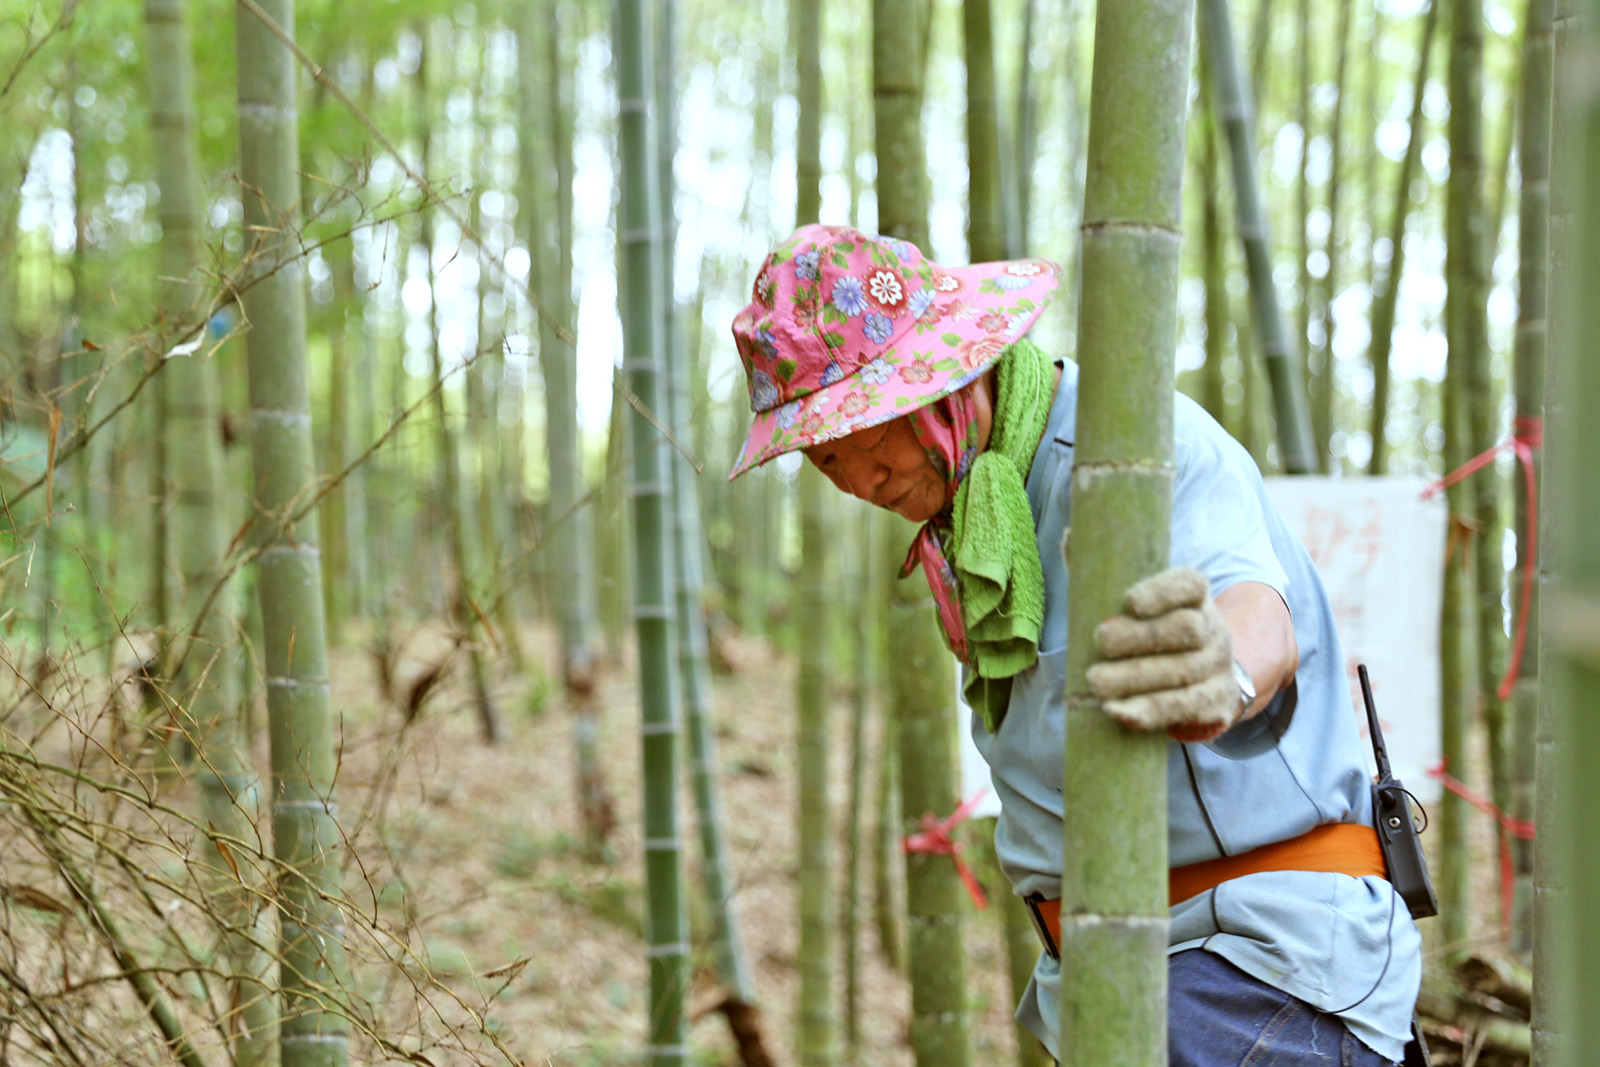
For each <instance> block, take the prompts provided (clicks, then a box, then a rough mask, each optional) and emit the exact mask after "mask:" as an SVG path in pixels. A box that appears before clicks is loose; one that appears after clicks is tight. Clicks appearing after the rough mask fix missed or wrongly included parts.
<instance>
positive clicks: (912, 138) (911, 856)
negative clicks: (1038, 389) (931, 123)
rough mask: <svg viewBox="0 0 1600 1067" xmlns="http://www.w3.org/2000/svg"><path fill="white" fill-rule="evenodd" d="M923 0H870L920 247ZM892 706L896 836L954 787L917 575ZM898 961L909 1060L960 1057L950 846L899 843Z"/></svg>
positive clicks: (882, 213)
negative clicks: (905, 985) (902, 962)
mask: <svg viewBox="0 0 1600 1067" xmlns="http://www.w3.org/2000/svg"><path fill="white" fill-rule="evenodd" d="M926 14H927V10H926V7H925V5H924V4H923V3H922V0H873V5H872V26H873V30H872V104H873V118H874V136H875V138H876V148H877V157H878V176H877V186H878V228H879V229H880V230H881V231H882V232H883V233H884V234H885V235H887V236H889V237H893V238H898V239H900V240H904V241H910V242H912V243H913V244H915V245H917V246H918V247H919V248H924V249H925V248H927V247H928V200H927V181H926V173H927V155H926V152H925V149H924V146H923V140H922V95H923V81H922V79H923V70H924V62H923V57H922V56H921V55H920V54H919V50H918V49H916V48H907V47H905V42H907V41H917V40H920V39H922V34H923V32H924V28H925V27H924V25H923V19H924V18H925V17H926ZM886 525H887V526H888V527H889V529H890V530H891V531H892V532H891V533H890V534H889V536H890V537H891V544H892V545H893V546H894V547H893V548H892V549H891V551H892V552H893V553H894V554H895V555H896V558H895V560H894V561H893V563H890V562H889V560H888V558H887V557H885V558H884V564H885V566H889V567H891V568H892V569H891V570H890V573H891V574H896V573H898V569H899V564H900V557H901V556H903V554H904V551H905V549H904V546H905V545H906V544H907V543H908V542H909V541H910V539H911V530H910V528H909V526H908V525H907V524H906V523H904V522H892V523H889V524H886ZM887 623H888V633H889V634H891V635H893V636H892V637H891V644H890V647H889V652H888V659H887V660H886V661H885V662H891V663H893V664H894V665H895V669H894V670H891V671H887V672H885V673H886V675H887V679H886V680H887V683H888V690H887V698H888V705H889V709H890V714H891V715H892V716H893V717H894V720H895V723H896V729H897V732H898V735H899V736H898V746H899V753H900V803H901V827H902V830H901V834H902V836H904V835H905V834H908V833H911V832H913V831H914V830H915V829H917V828H918V826H919V825H920V823H921V819H922V816H923V815H924V814H931V815H933V816H935V817H936V818H941V819H942V818H944V817H945V816H947V815H949V814H950V812H951V811H953V810H954V809H955V807H956V805H957V804H958V803H960V799H961V798H960V797H959V795H958V777H957V771H956V735H955V722H954V715H953V709H954V707H955V677H954V670H953V668H952V666H951V663H950V654H949V652H948V651H947V650H946V649H945V647H944V639H943V637H942V635H941V634H940V633H939V630H938V624H937V621H936V618H935V615H934V612H933V610H932V598H931V597H930V596H929V595H928V591H927V586H926V584H925V583H924V582H923V581H922V580H921V579H920V578H918V577H916V576H913V577H912V578H910V579H907V580H903V581H895V582H893V593H892V595H891V598H890V601H889V609H888V619H887ZM905 869H906V918H907V923H906V949H907V951H906V969H907V973H908V974H909V975H910V978H911V1049H912V1053H913V1055H914V1056H915V1059H916V1063H917V1067H966V1064H968V1063H970V1062H971V1055H972V1051H971V1047H970V1041H969V1039H968V1033H967V1011H966V1000H967V987H966V977H965V974H966V968H965V961H964V955H965V954H964V952H963V950H962V946H961V908H962V903H961V893H962V888H961V881H960V879H959V878H958V877H957V876H956V872H955V869H954V867H953V865H952V864H951V862H950V858H949V857H948V856H939V855H930V854H927V853H907V854H906V857H905Z"/></svg>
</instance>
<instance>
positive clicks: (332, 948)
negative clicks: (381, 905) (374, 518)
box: [235, 0, 349, 1067]
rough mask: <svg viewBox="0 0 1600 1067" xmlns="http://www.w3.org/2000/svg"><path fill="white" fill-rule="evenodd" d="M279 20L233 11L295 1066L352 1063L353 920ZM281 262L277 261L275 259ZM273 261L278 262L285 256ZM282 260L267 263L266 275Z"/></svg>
mask: <svg viewBox="0 0 1600 1067" xmlns="http://www.w3.org/2000/svg"><path fill="white" fill-rule="evenodd" d="M256 2H257V4H258V6H259V9H260V10H261V11H262V12H263V13H264V14H265V15H266V17H267V18H269V19H271V20H272V22H273V23H275V26H271V27H269V26H268V25H266V24H265V23H264V22H263V20H262V19H261V18H260V17H259V16H257V15H256V14H254V12H252V11H250V10H245V9H243V8H241V9H239V10H237V11H236V13H235V28H236V40H237V50H238V62H239V73H238V78H239V104H238V106H239V179H240V186H241V191H242V195H243V200H244V232H245V233H246V234H249V235H251V243H250V245H249V247H247V249H246V254H247V256H248V257H249V275H250V276H251V278H252V280H253V284H251V285H249V286H248V287H247V288H245V289H243V291H241V293H240V301H239V303H240V309H241V311H242V313H243V316H244V321H245V322H246V323H247V324H248V330H247V332H246V333H245V346H246V355H247V359H248V362H249V378H250V441H251V467H252V470H253V472H254V476H255V484H254V486H253V488H252V490H251V499H252V501H253V502H254V504H255V506H256V509H257V529H258V530H259V531H260V532H261V535H262V537H263V539H264V544H263V545H262V549H261V555H260V557H259V558H258V560H257V562H256V570H257V576H258V577H257V590H258V595H259V597H260V603H261V621H262V636H263V641H264V648H263V650H262V660H263V662H262V667H263V673H264V674H265V676H266V690H267V723H268V734H269V738H270V742H271V752H272V779H271V783H270V788H269V790H268V795H269V797H270V798H271V800H272V831H273V840H274V848H275V850H276V853H277V861H278V864H279V865H280V867H281V868H282V870H283V874H282V875H281V876H280V877H279V879H278V895H277V901H276V903H277V906H278V912H279V926H280V931H281V933H280V945H279V950H278V959H279V966H280V968H281V981H280V985H281V988H282V995H283V1003H282V1008H281V1011H282V1023H281V1025H280V1027H279V1042H280V1045H281V1055H282V1062H283V1065H284V1067H343V1064H344V1063H345V1062H346V1061H347V1059H348V1054H349V1021H348V1019H347V1018H346V1016H345V1011H344V1009H343V1007H342V1003H341V1002H342V993H341V992H340V990H341V983H342V980H343V976H344V971H345V966H344V920H343V915H342V913H341V912H340V910H339V908H338V906H337V905H336V904H335V903H334V902H335V901H336V900H337V899H338V895H339V892H340V889H339V854H340V850H341V849H342V848H343V847H344V841H343V838H342V835H341V834H340V832H339V827H338V825H337V823H336V821H335V820H336V812H337V810H338V808H337V806H336V802H335V799H334V789H333V775H334V767H335V761H334V746H333V730H332V719H331V715H330V713H329V706H328V654H327V639H326V636H325V634H324V629H323V626H324V620H323V613H322V574H321V560H320V557H319V554H318V551H317V537H316V529H317V527H316V518H315V515H314V514H312V515H306V516H304V517H302V518H301V519H300V521H299V522H297V523H291V522H290V521H289V520H290V518H291V515H290V512H291V509H294V508H297V507H299V506H300V505H299V502H300V501H303V500H305V499H306V498H307V496H308V493H307V488H308V486H309V485H310V484H311V483H312V482H313V481H314V480H315V479H316V477H317V470H316V463H315V460H314V457H313V452H312V444H311V414H310V410H311V409H310V401H309V396H308V389H307V368H306V351H305V347H306V346H305V321H306V317H305V277H304V272H303V270H302V269H301V266H300V260H299V255H300V247H299V244H298V240H297V233H298V230H299V226H298V221H297V218H298V201H299V196H300V182H299V171H300V150H299V143H298V140H297V138H296V133H295V126H296V107H295V78H296V77H297V76H298V73H299V72H298V69H297V68H296V66H295V60H294V56H293V55H292V54H291V52H290V50H289V48H288V46H287V45H286V44H285V43H284V42H283V41H282V40H280V39H279V37H278V36H277V34H276V33H275V32H274V30H278V31H281V32H282V33H283V34H285V35H286V36H288V37H289V38H290V39H292V38H293V34H294V4H293V0H267V2H264V3H263V2H260V0H256ZM280 259H281V260H282V261H283V263H282V265H279V263H278V260H280ZM274 268H276V269H275V270H274ZM269 272H270V273H269Z"/></svg>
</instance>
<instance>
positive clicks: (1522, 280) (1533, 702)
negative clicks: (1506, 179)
mask: <svg viewBox="0 0 1600 1067" xmlns="http://www.w3.org/2000/svg"><path fill="white" fill-rule="evenodd" d="M1554 8H1555V3H1554V0H1529V3H1528V17H1527V22H1526V26H1525V32H1524V35H1523V63H1522V92H1521V96H1522V124H1521V129H1520V132H1519V135H1518V138H1519V139H1518V145H1517V154H1518V158H1519V159H1520V161H1521V162H1520V168H1521V171H1522V182H1521V190H1520V200H1521V206H1520V207H1519V209H1518V219H1517V233H1518V237H1517V242H1518V250H1517V251H1518V266H1517V333H1516V348H1515V353H1514V367H1513V380H1514V391H1515V395H1516V403H1517V417H1518V418H1520V419H1529V418H1542V417H1543V415H1544V383H1545V357H1546V352H1547V349H1548V306H1549V277H1550V275H1549V259H1550V92H1551V78H1552V75H1553V73H1554V71H1553V65H1554V64H1553V60H1554V52H1553V48H1552V44H1551V21H1552V18H1553V14H1554ZM1543 455H1544V453H1543V451H1542V450H1539V451H1536V452H1535V453H1534V477H1535V478H1536V479H1537V476H1538V474H1539V471H1540V468H1541V466H1542V464H1543ZM1516 479H1517V480H1516V491H1515V493H1514V497H1515V506H1516V523H1517V567H1516V571H1515V572H1514V573H1515V575H1516V578H1515V579H1514V580H1513V585H1512V592H1513V595H1514V596H1515V597H1517V598H1518V600H1520V599H1521V598H1522V597H1523V596H1524V595H1526V597H1527V598H1528V600H1527V613H1528V628H1527V643H1526V645H1525V646H1524V647H1523V650H1522V669H1521V670H1520V671H1519V672H1518V675H1517V681H1516V684H1515V687H1514V689H1513V691H1512V704H1513V707H1514V709H1515V721H1516V726H1515V731H1514V732H1515V745H1514V747H1515V751H1516V759H1515V779H1514V785H1513V788H1512V802H1513V805H1514V806H1513V814H1515V815H1516V817H1517V818H1519V819H1528V820H1532V819H1533V818H1534V795H1535V794H1534V790H1535V781H1536V779H1535V755H1534V748H1535V732H1536V730H1537V722H1538V714H1539V624H1538V622H1539V580H1538V576H1537V573H1535V576H1534V580H1533V581H1532V582H1528V583H1527V588H1526V589H1524V588H1523V585H1524V579H1523V576H1524V575H1525V574H1526V570H1525V568H1526V566H1527V565H1528V563H1529V557H1530V555H1531V554H1532V551H1533V545H1532V544H1531V543H1530V537H1529V534H1530V533H1536V532H1537V531H1534V530H1533V528H1532V526H1531V523H1532V522H1533V520H1534V516H1533V515H1531V514H1530V513H1529V510H1528V480H1527V479H1528V472H1526V471H1525V470H1523V468H1522V466H1521V464H1518V466H1517V473H1516ZM1514 848H1515V853H1514V855H1515V865H1516V871H1517V894H1516V901H1515V907H1514V909H1513V924H1512V947H1513V949H1515V950H1517V951H1519V952H1527V951H1530V950H1531V949H1532V948H1533V928H1532V922H1533V915H1532V908H1533V853H1534V848H1533V844H1532V843H1531V842H1523V841H1518V842H1517V843H1516V845H1515V846H1514Z"/></svg>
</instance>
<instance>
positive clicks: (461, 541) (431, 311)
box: [416, 26, 500, 744]
mask: <svg viewBox="0 0 1600 1067" xmlns="http://www.w3.org/2000/svg"><path fill="white" fill-rule="evenodd" d="M418 33H419V35H420V37H421V39H422V42H423V43H422V45H421V47H420V49H419V52H418V58H417V74H416V86H417V115H418V121H419V123H420V126H419V129H418V131H417V136H418V139H419V140H420V141H421V142H422V172H423V174H424V175H426V174H427V173H428V171H429V165H430V160H431V157H432V154H433V122H432V118H431V114H430V101H429V96H428V63H427V52H428V46H427V40H428V31H427V28H426V27H425V26H423V27H419V29H418ZM421 222H422V235H421V243H422V249H423V252H424V253H425V254H426V255H427V258H428V290H429V293H430V294H431V295H430V299H429V300H428V357H429V365H430V367H431V368H432V371H433V417H434V423H435V426H434V447H435V449H436V451H437V454H436V456H435V462H436V463H437V464H438V473H439V506H440V508H441V509H442V510H443V511H444V516H443V518H444V528H445V553H446V558H447V566H446V574H447V579H446V582H445V589H446V596H447V597H448V598H449V605H450V619H451V623H452V625H453V627H454V630H455V633H454V635H453V636H454V639H455V642H456V644H457V646H460V645H465V646H466V648H467V663H468V667H469V669H470V671H471V681H472V695H473V704H474V705H475V707H476V708H477V711H478V730H479V733H480V734H481V736H482V737H483V740H484V742H485V743H487V744H494V743H496V742H498V741H499V740H500V718H499V715H498V714H497V713H496V711H495V706H494V701H493V700H492V698H491V697H490V695H489V682H488V673H487V670H486V667H485V664H484V662H483V650H482V648H481V647H480V646H479V644H478V642H477V640H476V639H475V637H474V631H475V630H476V629H477V612H476V611H475V610H474V609H473V606H472V604H473V598H472V587H471V584H470V572H469V570H468V567H467V534H466V527H465V522H464V520H463V518H462V514H463V512H464V511H465V510H466V505H465V501H464V500H463V499H462V494H461V460H460V456H459V454H458V452H457V449H456V444H457V441H456V435H455V432H454V431H453V430H452V429H451V428H450V411H449V405H448V403H447V402H446V399H445V390H444V377H445V373H444V353H443V352H441V351H440V350H439V299H438V295H437V294H438V290H437V287H436V280H437V274H436V272H435V269H434V247H433V212H432V211H428V210H423V211H422V212H421Z"/></svg>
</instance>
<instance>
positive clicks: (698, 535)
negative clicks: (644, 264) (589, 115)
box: [656, 0, 759, 1038]
mask: <svg viewBox="0 0 1600 1067" xmlns="http://www.w3.org/2000/svg"><path fill="white" fill-rule="evenodd" d="M657 10H658V11H659V12H660V13H661V15H662V24H661V26H660V27H659V29H658V31H657V33H656V46H657V47H656V55H657V56H658V57H659V60H660V62H659V63H658V65H657V68H656V114H657V120H658V124H659V132H660V142H659V149H658V152H657V180H658V182H659V183H660V186H659V187H660V190H661V196H662V199H663V201H664V202H671V201H672V199H673V198H674V195H675V189H676V183H675V182H674V180H673V176H672V161H673V157H674V156H675V154H676V150H677V141H678V136H677V122H676V115H677V107H676V101H675V97H674V92H673V76H674V54H675V49H676V37H675V36H674V28H673V19H674V15H675V10H676V4H675V3H674V2H673V0H664V2H663V3H661V4H660V6H659V7H658V8H657ZM662 231H663V233H662V236H663V240H662V242H661V282H662V302H663V303H664V304H665V305H666V306H667V307H669V308H671V307H673V292H672V265H673V255H672V250H673V248H674V246H675V244H676V233H677V221H676V219H675V218H674V216H673V213H671V212H667V213H665V215H664V217H663V225H662ZM663 347H664V348H665V350H666V353H667V360H666V370H667V376H668V383H669V388H668V391H667V392H668V400H669V404H668V409H667V410H668V414H669V419H670V421H671V424H672V426H673V428H674V433H675V434H676V436H677V437H678V439H679V440H686V439H688V438H689V437H690V428H689V425H688V422H689V421H690V418H691V405H690V400H689V397H690V389H689V374H690V368H689V366H688V359H687V353H686V352H685V351H684V345H683V330H682V323H681V322H680V321H679V317H678V316H677V315H676V314H672V315H670V316H669V317H668V319H667V332H666V344H665V345H664V346H663ZM668 458H669V462H670V464H671V467H672V489H673V503H672V545H673V577H674V580H675V588H676V591H677V620H676V621H677V625H678V630H677V633H678V673H679V678H680V680H681V681H682V683H683V711H684V724H685V726H686V727H687V730H688V735H689V756H690V761H691V770H692V776H693V782H694V798H695V812H696V814H697V815H698V828H699V831H700V879H701V882H702V883H703V884H704V886H705V892H706V897H707V901H708V903H709V905H710V909H711V914H712V916H713V918H714V925H713V932H712V938H713V941H712V956H713V957H714V959H715V961H716V968H717V974H718V975H719V976H720V977H721V979H722V982H723V984H724V986H726V987H727V990H728V992H729V994H730V995H732V996H733V997H734V998H736V999H738V1000H739V1001H740V1002H741V1003H742V1004H743V1005H744V1006H745V1007H746V1008H748V1009H749V1010H748V1011H747V1012H746V1013H745V1015H744V1020H745V1024H746V1025H747V1026H748V1027H749V1028H750V1030H751V1031H755V1029H756V1027H757V1024H758V1021H759V1013H757V1012H756V1008H755V1003H756V994H755V987H754V985H753V984H752V983H751V981H750V975H749V972H748V968H747V966H746V963H745V955H744V944H743V938H742V936H741V934H740V928H739V917H738V911H737V909H736V908H735V907H734V901H733V893H734V883H733V880H732V878H730V877H729V875H728V864H727V845H726V844H725V843H724V841H723V835H722V796H721V774H722V765H721V760H720V759H719V758H718V757H717V732H716V716H715V714H714V708H713V706H712V688H711V663H710V642H709V638H708V635H707V632H706V612H705V587H706V581H705V577H704V567H703V565H702V561H701V553H702V550H703V547H704V544H705V536H704V534H703V533H702V529H701V522H700V484H699V477H698V472H697V471H696V470H695V468H694V467H693V466H692V465H691V464H690V462H689V460H688V458H687V457H685V456H682V455H680V454H678V452H677V451H676V450H673V451H672V453H671V455H670V456H669V457H668ZM730 1017H731V1016H730ZM756 1036H757V1037H758V1038H759V1035H758V1034H757V1035H756Z"/></svg>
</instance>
